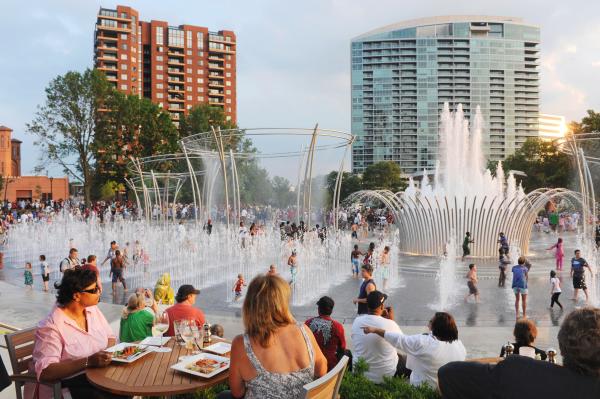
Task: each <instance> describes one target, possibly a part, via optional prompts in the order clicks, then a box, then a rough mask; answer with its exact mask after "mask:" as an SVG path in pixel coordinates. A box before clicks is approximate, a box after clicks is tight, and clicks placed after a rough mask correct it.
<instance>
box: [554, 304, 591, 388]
mask: <svg viewBox="0 0 600 399" xmlns="http://www.w3.org/2000/svg"><path fill="white" fill-rule="evenodd" d="M558 346H559V347H560V353H561V355H562V358H563V366H565V367H566V368H568V369H571V370H573V371H575V372H577V373H579V374H583V375H589V376H593V377H596V378H598V377H600V309H598V308H593V307H586V308H583V309H577V310H574V311H573V312H571V313H570V314H569V315H567V317H566V318H565V319H564V320H563V323H562V325H561V326H560V330H559V331H558Z"/></svg>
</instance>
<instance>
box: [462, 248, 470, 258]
mask: <svg viewBox="0 0 600 399" xmlns="http://www.w3.org/2000/svg"><path fill="white" fill-rule="evenodd" d="M462 250H463V256H467V255H471V250H470V249H469V247H467V246H464V247H462Z"/></svg>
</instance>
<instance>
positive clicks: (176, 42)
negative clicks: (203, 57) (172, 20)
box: [169, 28, 183, 47]
mask: <svg viewBox="0 0 600 399" xmlns="http://www.w3.org/2000/svg"><path fill="white" fill-rule="evenodd" d="M169 46H178V47H183V31H182V30H180V29H174V28H169Z"/></svg>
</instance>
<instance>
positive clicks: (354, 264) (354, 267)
mask: <svg viewBox="0 0 600 399" xmlns="http://www.w3.org/2000/svg"><path fill="white" fill-rule="evenodd" d="M359 269H360V260H358V259H352V270H353V271H354V273H356V274H358V271H359Z"/></svg>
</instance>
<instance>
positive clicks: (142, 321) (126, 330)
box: [119, 292, 158, 342]
mask: <svg viewBox="0 0 600 399" xmlns="http://www.w3.org/2000/svg"><path fill="white" fill-rule="evenodd" d="M145 309H146V296H145V295H144V293H139V292H137V293H135V294H131V295H130V296H129V299H128V301H127V306H126V307H125V308H124V309H123V314H122V315H121V326H120V328H119V340H120V341H121V342H135V341H141V340H143V339H144V338H146V337H150V336H152V322H153V321H154V315H153V314H152V313H151V312H148V311H146V310H145ZM151 309H152V310H153V311H154V313H156V312H157V311H158V306H157V305H156V302H155V301H152V306H151Z"/></svg>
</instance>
